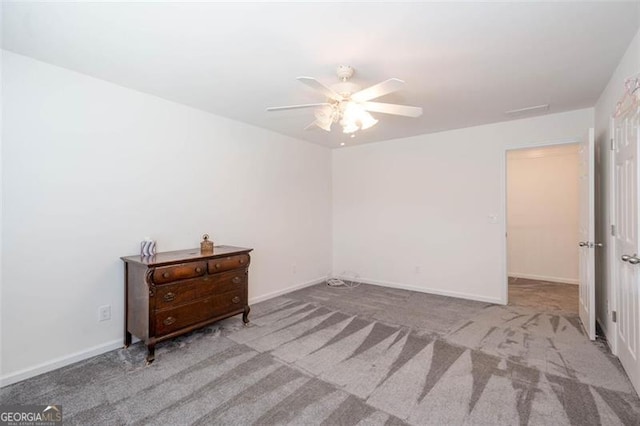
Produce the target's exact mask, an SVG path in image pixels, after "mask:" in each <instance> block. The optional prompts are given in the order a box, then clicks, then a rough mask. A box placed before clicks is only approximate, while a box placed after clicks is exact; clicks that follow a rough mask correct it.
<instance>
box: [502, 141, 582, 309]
mask: <svg viewBox="0 0 640 426" xmlns="http://www.w3.org/2000/svg"><path fill="white" fill-rule="evenodd" d="M579 143H580V138H578V137H576V138H570V139H558V140H550V141H549V140H547V141H542V142H528V143H525V144H517V145H516V144H514V145H507V146H505V147H504V150H503V152H502V159H501V163H502V164H501V167H500V180H501V182H500V184H501V193H502V195H501V197H500V198H501V199H500V201H501V203H502V206H501V210H502V221H501V227H502V229H501V230H502V236H503V238H501V240H502V256H501V258H502V277H503V280H502V297H501V303H502V304H503V305H507V304H508V303H509V271H508V269H509V268H508V266H507V265H508V259H507V257H508V255H509V253H508V250H507V249H508V246H507V154H508V152H509V151H519V150H523V149H533V148H547V147H553V146H558V145H573V144H579Z"/></svg>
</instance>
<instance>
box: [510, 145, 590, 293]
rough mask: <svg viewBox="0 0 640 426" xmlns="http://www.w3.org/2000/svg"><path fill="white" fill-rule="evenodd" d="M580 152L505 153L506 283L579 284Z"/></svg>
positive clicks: (562, 149) (562, 147) (572, 149)
mask: <svg viewBox="0 0 640 426" xmlns="http://www.w3.org/2000/svg"><path fill="white" fill-rule="evenodd" d="M578 147H579V145H575V144H572V145H559V146H553V147H546V148H536V149H519V150H513V151H509V152H508V153H507V261H508V263H507V270H508V272H509V276H510V277H520V278H531V279H535V280H544V281H555V282H561V283H572V284H577V283H578V246H577V242H578V240H579V232H578V228H579V220H578V218H579V197H578V189H579V177H580V175H579V169H578V165H579V157H578Z"/></svg>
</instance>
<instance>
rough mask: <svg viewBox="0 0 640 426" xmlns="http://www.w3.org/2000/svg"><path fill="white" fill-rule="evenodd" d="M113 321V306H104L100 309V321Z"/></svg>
mask: <svg viewBox="0 0 640 426" xmlns="http://www.w3.org/2000/svg"><path fill="white" fill-rule="evenodd" d="M110 319H111V305H104V306H100V308H98V321H109V320H110Z"/></svg>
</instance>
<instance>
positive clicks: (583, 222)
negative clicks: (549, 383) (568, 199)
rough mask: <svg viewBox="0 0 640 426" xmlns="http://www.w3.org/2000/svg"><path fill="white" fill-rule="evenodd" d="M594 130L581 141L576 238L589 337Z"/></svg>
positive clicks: (592, 324) (592, 325)
mask: <svg viewBox="0 0 640 426" xmlns="http://www.w3.org/2000/svg"><path fill="white" fill-rule="evenodd" d="M594 133H595V132H594V130H593V129H589V134H588V135H587V136H585V138H584V140H583V141H582V142H581V143H580V229H579V231H580V241H579V242H578V251H579V252H578V259H579V274H578V278H579V281H580V293H579V311H580V320H581V321H582V326H583V327H584V329H585V331H586V332H587V336H589V339H591V340H594V339H595V338H596V312H595V310H596V309H595V307H596V288H595V264H596V256H595V246H596V243H595V241H594V240H595V217H594V215H595V212H594V210H595V209H594V199H595V193H594V192H595V188H594V159H595V136H594Z"/></svg>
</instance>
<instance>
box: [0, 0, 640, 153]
mask: <svg viewBox="0 0 640 426" xmlns="http://www.w3.org/2000/svg"><path fill="white" fill-rule="evenodd" d="M639 4H640V3H638V2H626V3H614V2H606V3H594V2H560V3H558V2H556V3H532V2H518V3H392V2H385V3H361V2H350V3H266V2H259V3H237V2H236V3H147V2H143V3H111V2H110V3H75V4H74V3H54V2H49V3H29V2H17V3H3V22H2V24H3V25H2V33H3V34H2V35H3V40H2V45H3V48H5V49H7V50H10V51H13V52H16V53H19V54H23V55H27V56H31V57H34V58H36V59H39V60H42V61H45V62H49V63H52V64H55V65H59V66H62V67H66V68H69V69H72V70H76V71H79V72H82V73H85V74H88V75H91V76H95V77H98V78H101V79H104V80H108V81H111V82H114V83H117V84H120V85H122V86H126V87H129V88H132V89H136V90H139V91H142V92H146V93H150V94H153V95H157V96H160V97H163V98H166V99H169V100H172V101H176V102H180V103H183V104H187V105H190V106H193V107H196V108H200V109H203V110H206V111H210V112H212V113H214V114H218V115H221V116H225V117H229V118H232V119H235V120H239V121H242V122H245V123H249V124H252V125H255V126H259V127H263V128H266V129H270V130H273V131H276V132H279V133H282V134H286V135H289V136H293V137H296V138H299V139H304V140H307V141H311V142H315V143H319V144H323V145H327V146H338V145H339V143H340V142H342V141H345V142H347V144H349V145H350V144H354V143H364V142H373V141H379V140H385V139H392V138H398V137H405V136H412V135H417V134H421V133H431V132H436V131H441V130H447V129H454V128H461V127H467V126H473V125H478V124H484V123H491V122H497V121H504V120H507V119H510V118H512V117H508V116H506V115H505V114H504V111H507V110H512V109H517V108H524V107H529V106H533V105H539V104H547V103H548V104H551V107H550V109H549V111H548V113H554V112H559V111H565V110H571V109H577V108H583V107H590V106H593V105H594V103H595V102H596V100H597V99H598V96H599V95H600V93H601V91H602V90H603V89H604V86H605V84H606V83H607V81H608V79H609V77H610V75H611V74H612V72H613V70H614V69H615V66H616V65H617V63H618V61H619V60H620V58H621V57H622V55H623V53H624V51H625V49H626V48H627V46H628V44H629V43H630V41H631V39H632V38H633V36H634V34H635V33H636V31H637V29H638V25H639V20H640V9H639ZM338 64H348V65H351V66H353V67H354V68H355V69H356V74H355V75H354V78H353V81H354V82H356V83H359V84H361V85H362V86H363V87H365V86H368V85H371V84H374V83H377V82H380V81H382V80H385V79H387V78H390V77H396V78H400V79H402V80H405V81H406V84H405V86H404V89H403V90H401V91H400V92H397V93H395V94H392V95H387V96H385V97H382V98H379V100H380V101H382V102H395V103H402V104H407V105H415V106H421V107H422V108H423V109H424V114H423V116H422V117H420V118H417V119H416V118H405V117H395V116H388V115H383V114H374V115H375V116H376V117H377V118H379V119H380V123H378V125H376V126H374V127H373V128H371V129H368V130H365V131H362V132H359V133H358V135H357V137H356V138H354V139H349V138H348V137H347V136H346V135H343V134H341V133H340V131H339V126H336V127H335V129H334V131H333V132H332V133H331V134H329V133H326V132H324V131H322V130H315V131H304V130H303V128H304V127H305V126H306V125H307V124H308V123H310V122H311V121H313V110H311V109H307V110H294V111H282V112H269V113H267V112H265V108H266V107H267V106H278V105H288V104H297V103H311V102H318V101H323V99H322V97H321V96H319V95H318V94H316V93H314V92H313V91H312V90H311V89H309V88H308V87H306V86H304V85H303V84H301V83H299V82H298V81H296V79H295V78H296V77H298V76H301V75H304V76H313V77H316V78H317V79H319V80H320V81H323V82H325V83H327V84H331V83H334V82H337V79H336V77H335V68H336V66H337V65H338ZM97 101H98V102H99V100H97ZM516 118H520V117H516Z"/></svg>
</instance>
